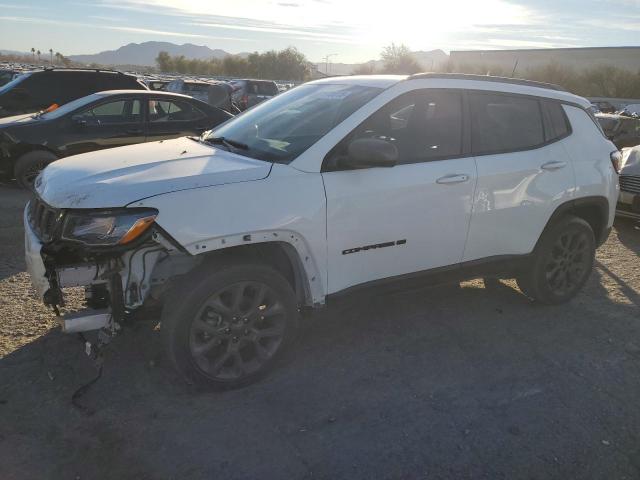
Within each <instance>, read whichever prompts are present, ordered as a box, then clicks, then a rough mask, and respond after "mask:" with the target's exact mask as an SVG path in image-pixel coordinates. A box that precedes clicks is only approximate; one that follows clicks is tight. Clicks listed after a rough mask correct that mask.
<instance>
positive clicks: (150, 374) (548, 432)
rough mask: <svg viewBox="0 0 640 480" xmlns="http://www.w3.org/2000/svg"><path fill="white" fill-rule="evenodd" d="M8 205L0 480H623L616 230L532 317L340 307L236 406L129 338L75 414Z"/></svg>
mask: <svg viewBox="0 0 640 480" xmlns="http://www.w3.org/2000/svg"><path fill="white" fill-rule="evenodd" d="M26 198H27V197H26V195H25V194H24V193H23V192H20V191H18V190H15V189H10V188H5V187H1V188H0V204H1V205H2V208H1V210H0V245H2V250H1V251H0V312H1V320H0V478H2V479H3V480H11V479H45V478H46V479H102V478H109V479H110V478H113V479H119V480H120V479H129V478H131V479H201V478H202V479H204V478H207V479H212V478H228V479H234V478H238V479H239V478H251V479H253V478H326V479H334V478H351V479H355V478H366V479H371V478H376V479H377V478H384V479H387V478H388V479H400V478H407V479H408V478H411V479H413V478H424V479H431V478H456V479H458V478H485V479H492V480H493V479H520V478H522V479H550V478H554V479H555V478H557V479H563V480H564V479H568V478H580V479H591V478H593V479H605V478H606V479H625V478H626V479H636V478H639V477H640V434H639V433H638V432H640V409H638V403H639V399H640V375H638V370H639V367H640V315H639V313H640V310H639V307H640V269H639V266H640V262H639V261H638V254H639V253H640V229H638V227H635V226H634V225H633V224H632V223H629V222H619V223H617V224H616V226H615V229H614V231H613V233H612V235H611V237H610V238H609V240H608V242H607V243H606V244H605V245H604V246H603V247H602V248H601V249H600V250H599V251H598V257H597V264H596V270H595V272H594V274H593V275H592V277H591V278H590V280H589V283H588V285H587V287H586V288H585V290H584V291H583V292H582V293H581V294H580V295H579V296H578V297H577V298H576V299H575V300H574V301H572V302H571V303H569V304H568V305H563V306H559V307H541V306H536V305H532V304H530V303H529V302H528V301H527V300H526V299H525V298H524V297H523V296H522V295H521V294H520V293H519V291H518V290H517V289H516V288H515V286H514V284H513V283H512V282H510V281H503V282H502V283H501V285H499V286H497V287H494V288H490V289H485V288H483V286H482V282H480V281H474V282H466V283H463V284H462V285H461V288H455V287H438V288H431V289H423V290H415V291H408V292H402V293H396V294H393V295H384V296H383V295H379V296H375V295H373V296H371V297H369V298H367V299H366V300H363V298H360V299H354V300H353V301H352V302H351V303H350V304H345V305H342V306H341V307H339V308H332V309H329V310H326V311H324V312H323V313H322V314H320V315H317V316H316V318H314V319H312V321H310V322H309V323H308V324H307V325H306V326H305V328H304V330H303V333H302V335H301V338H300V341H299V342H298V344H297V345H296V347H295V348H294V349H293V351H292V352H290V354H289V355H288V356H287V358H286V359H285V360H284V361H283V362H282V365H281V366H280V367H279V368H278V369H277V370H276V371H275V372H273V374H271V375H270V376H269V377H268V378H266V379H265V380H263V381H262V382H260V383H258V384H255V385H252V386H250V387H247V388H245V389H242V390H237V391H232V392H226V393H218V394H216V393H202V392H196V391H192V390H191V389H190V388H188V387H187V386H185V385H184V384H183V383H182V382H181V381H180V379H178V378H177V377H176V375H175V374H174V373H173V372H172V371H171V370H170V369H169V368H168V366H167V365H165V362H164V360H163V357H162V354H161V351H160V348H159V342H158V338H157V337H158V333H157V331H156V330H155V329H154V324H155V322H154V321H153V320H152V319H150V320H147V321H143V322H140V323H138V324H136V325H135V326H133V327H129V328H127V329H126V330H125V331H124V332H123V334H122V335H121V336H120V337H118V338H117V340H116V341H115V342H114V343H112V344H111V345H110V346H109V349H108V350H107V352H106V357H107V358H106V360H105V367H104V374H103V377H102V378H101V379H100V381H98V382H97V383H96V384H95V385H94V386H93V387H92V388H91V389H90V390H89V391H88V392H87V393H86V395H85V396H84V397H82V399H81V400H80V401H81V402H82V404H83V405H84V406H85V407H86V408H85V409H84V410H82V409H78V408H76V407H74V406H73V405H72V403H71V395H72V394H73V392H74V391H75V390H76V389H77V388H78V387H79V386H81V385H83V384H84V383H86V382H87V381H89V380H90V379H91V378H92V377H93V376H94V375H95V370H94V369H93V366H92V365H91V363H90V362H89V360H88V359H87V358H86V357H85V356H84V354H83V353H82V344H81V342H80V341H78V339H77V338H76V337H73V336H67V335H63V334H61V333H60V332H59V329H58V328H57V327H55V322H54V321H53V316H52V314H51V313H50V312H48V311H47V310H46V309H45V308H44V307H43V306H42V305H41V304H39V302H37V301H36V300H35V299H34V297H33V296H32V293H31V290H30V286H29V280H28V277H27V275H26V274H25V273H24V262H23V259H22V249H23V246H22V227H21V214H22V208H23V205H24V202H25V201H26ZM79 302H80V294H79V293H78V292H76V293H75V294H74V295H72V298H71V301H70V304H71V305H72V306H74V305H78V304H79Z"/></svg>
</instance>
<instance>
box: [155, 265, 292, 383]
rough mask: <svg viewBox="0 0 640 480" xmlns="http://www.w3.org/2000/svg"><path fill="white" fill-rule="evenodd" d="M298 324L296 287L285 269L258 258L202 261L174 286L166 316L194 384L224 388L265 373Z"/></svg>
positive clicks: (176, 352)
mask: <svg viewBox="0 0 640 480" xmlns="http://www.w3.org/2000/svg"><path fill="white" fill-rule="evenodd" d="M238 296H240V297H241V298H239V299H238ZM234 304H235V307H234ZM297 327H298V308H297V302H296V295H295V293H294V291H293V289H292V288H291V285H290V284H289V282H288V281H287V280H286V279H285V278H284V277H283V276H282V275H281V274H280V273H279V272H278V271H276V270H274V269H273V268H271V267H269V266H266V265H262V264H255V263H253V264H252V263H239V264H238V263H236V264H229V265H211V264H206V265H205V267H199V268H198V269H197V270H196V271H194V272H192V273H190V274H189V275H187V276H186V277H184V278H183V279H181V281H180V286H179V287H177V288H175V289H174V290H173V291H172V292H171V294H170V295H169V297H168V298H167V301H166V302H165V306H164V308H163V311H162V318H161V334H162V341H163V343H164V347H165V350H166V352H167V355H168V357H169V359H170V361H171V363H173V365H174V367H175V368H176V369H177V370H178V372H180V373H181V374H182V375H183V376H184V377H185V379H186V380H187V381H188V382H189V383H192V384H197V385H201V386H209V387H211V388H214V389H217V390H226V389H232V388H238V387H242V386H245V385H248V384H250V383H253V382H255V381H256V380H258V379H259V378H260V377H262V376H263V375H265V374H266V373H267V372H268V371H269V370H270V369H271V368H273V366H274V364H275V363H276V361H277V359H278V357H280V355H281V354H282V352H283V351H284V350H285V349H286V348H287V347H288V346H289V345H290V344H291V343H292V341H293V340H294V338H295V334H296V332H297Z"/></svg>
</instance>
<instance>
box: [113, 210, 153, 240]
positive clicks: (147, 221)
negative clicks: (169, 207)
mask: <svg viewBox="0 0 640 480" xmlns="http://www.w3.org/2000/svg"><path fill="white" fill-rule="evenodd" d="M155 219H156V216H155V215H153V216H150V217H144V218H140V219H138V220H136V223H134V224H133V225H132V226H131V228H130V229H129V230H128V231H127V233H125V234H124V236H123V237H122V238H121V239H120V241H119V242H118V243H119V244H120V245H123V244H125V243H129V242H130V241H132V240H135V239H136V238H138V237H139V236H140V235H142V234H143V233H144V232H145V231H146V230H147V228H149V227H150V226H151V224H152V223H153V222H154V221H155Z"/></svg>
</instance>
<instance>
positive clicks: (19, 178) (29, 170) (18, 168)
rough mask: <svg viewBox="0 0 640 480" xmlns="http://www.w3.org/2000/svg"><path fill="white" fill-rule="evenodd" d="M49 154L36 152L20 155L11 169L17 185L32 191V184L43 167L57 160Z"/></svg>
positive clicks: (41, 151)
mask: <svg viewBox="0 0 640 480" xmlns="http://www.w3.org/2000/svg"><path fill="white" fill-rule="evenodd" d="M57 159H58V157H56V156H55V155H54V154H53V153H51V152H45V151H43V150H36V151H33V152H28V153H25V154H24V155H22V156H21V157H20V158H18V160H16V163H15V166H14V167H13V173H14V177H15V179H16V182H17V184H18V185H20V186H21V187H22V188H24V189H26V190H31V189H33V182H34V180H35V179H36V177H37V176H38V174H39V173H40V172H41V171H42V169H43V168H44V167H46V166H47V165H49V164H50V163H51V162H53V161H55V160H57Z"/></svg>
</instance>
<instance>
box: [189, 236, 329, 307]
mask: <svg viewBox="0 0 640 480" xmlns="http://www.w3.org/2000/svg"><path fill="white" fill-rule="evenodd" d="M212 243H213V245H212ZM188 250H192V251H191V253H194V254H196V255H197V256H199V255H203V256H204V259H203V262H205V263H210V264H211V265H212V268H215V265H216V264H219V263H220V262H225V263H226V262H233V261H234V260H236V261H237V260H238V259H239V258H240V259H249V260H253V261H259V262H261V263H264V264H267V265H269V266H271V267H273V268H274V269H275V270H277V271H278V272H280V273H281V274H282V275H283V276H284V277H285V278H286V279H287V280H288V281H289V283H290V284H291V286H292V287H293V289H294V291H295V292H296V297H297V299H298V303H299V305H301V306H308V307H313V306H321V305H323V304H324V303H325V294H326V292H325V288H324V286H323V283H322V280H321V279H322V277H321V275H320V271H319V269H318V267H317V265H316V262H315V261H314V259H313V257H312V256H311V253H310V251H309V249H308V248H307V246H306V242H304V240H303V239H302V237H300V236H299V235H298V234H296V233H293V232H286V231H271V232H264V231H262V232H258V233H250V234H249V233H245V234H241V235H232V236H226V237H224V238H222V239H217V240H216V241H215V242H212V241H207V242H201V243H197V244H195V245H193V248H189V249H188ZM193 250H195V251H193Z"/></svg>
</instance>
